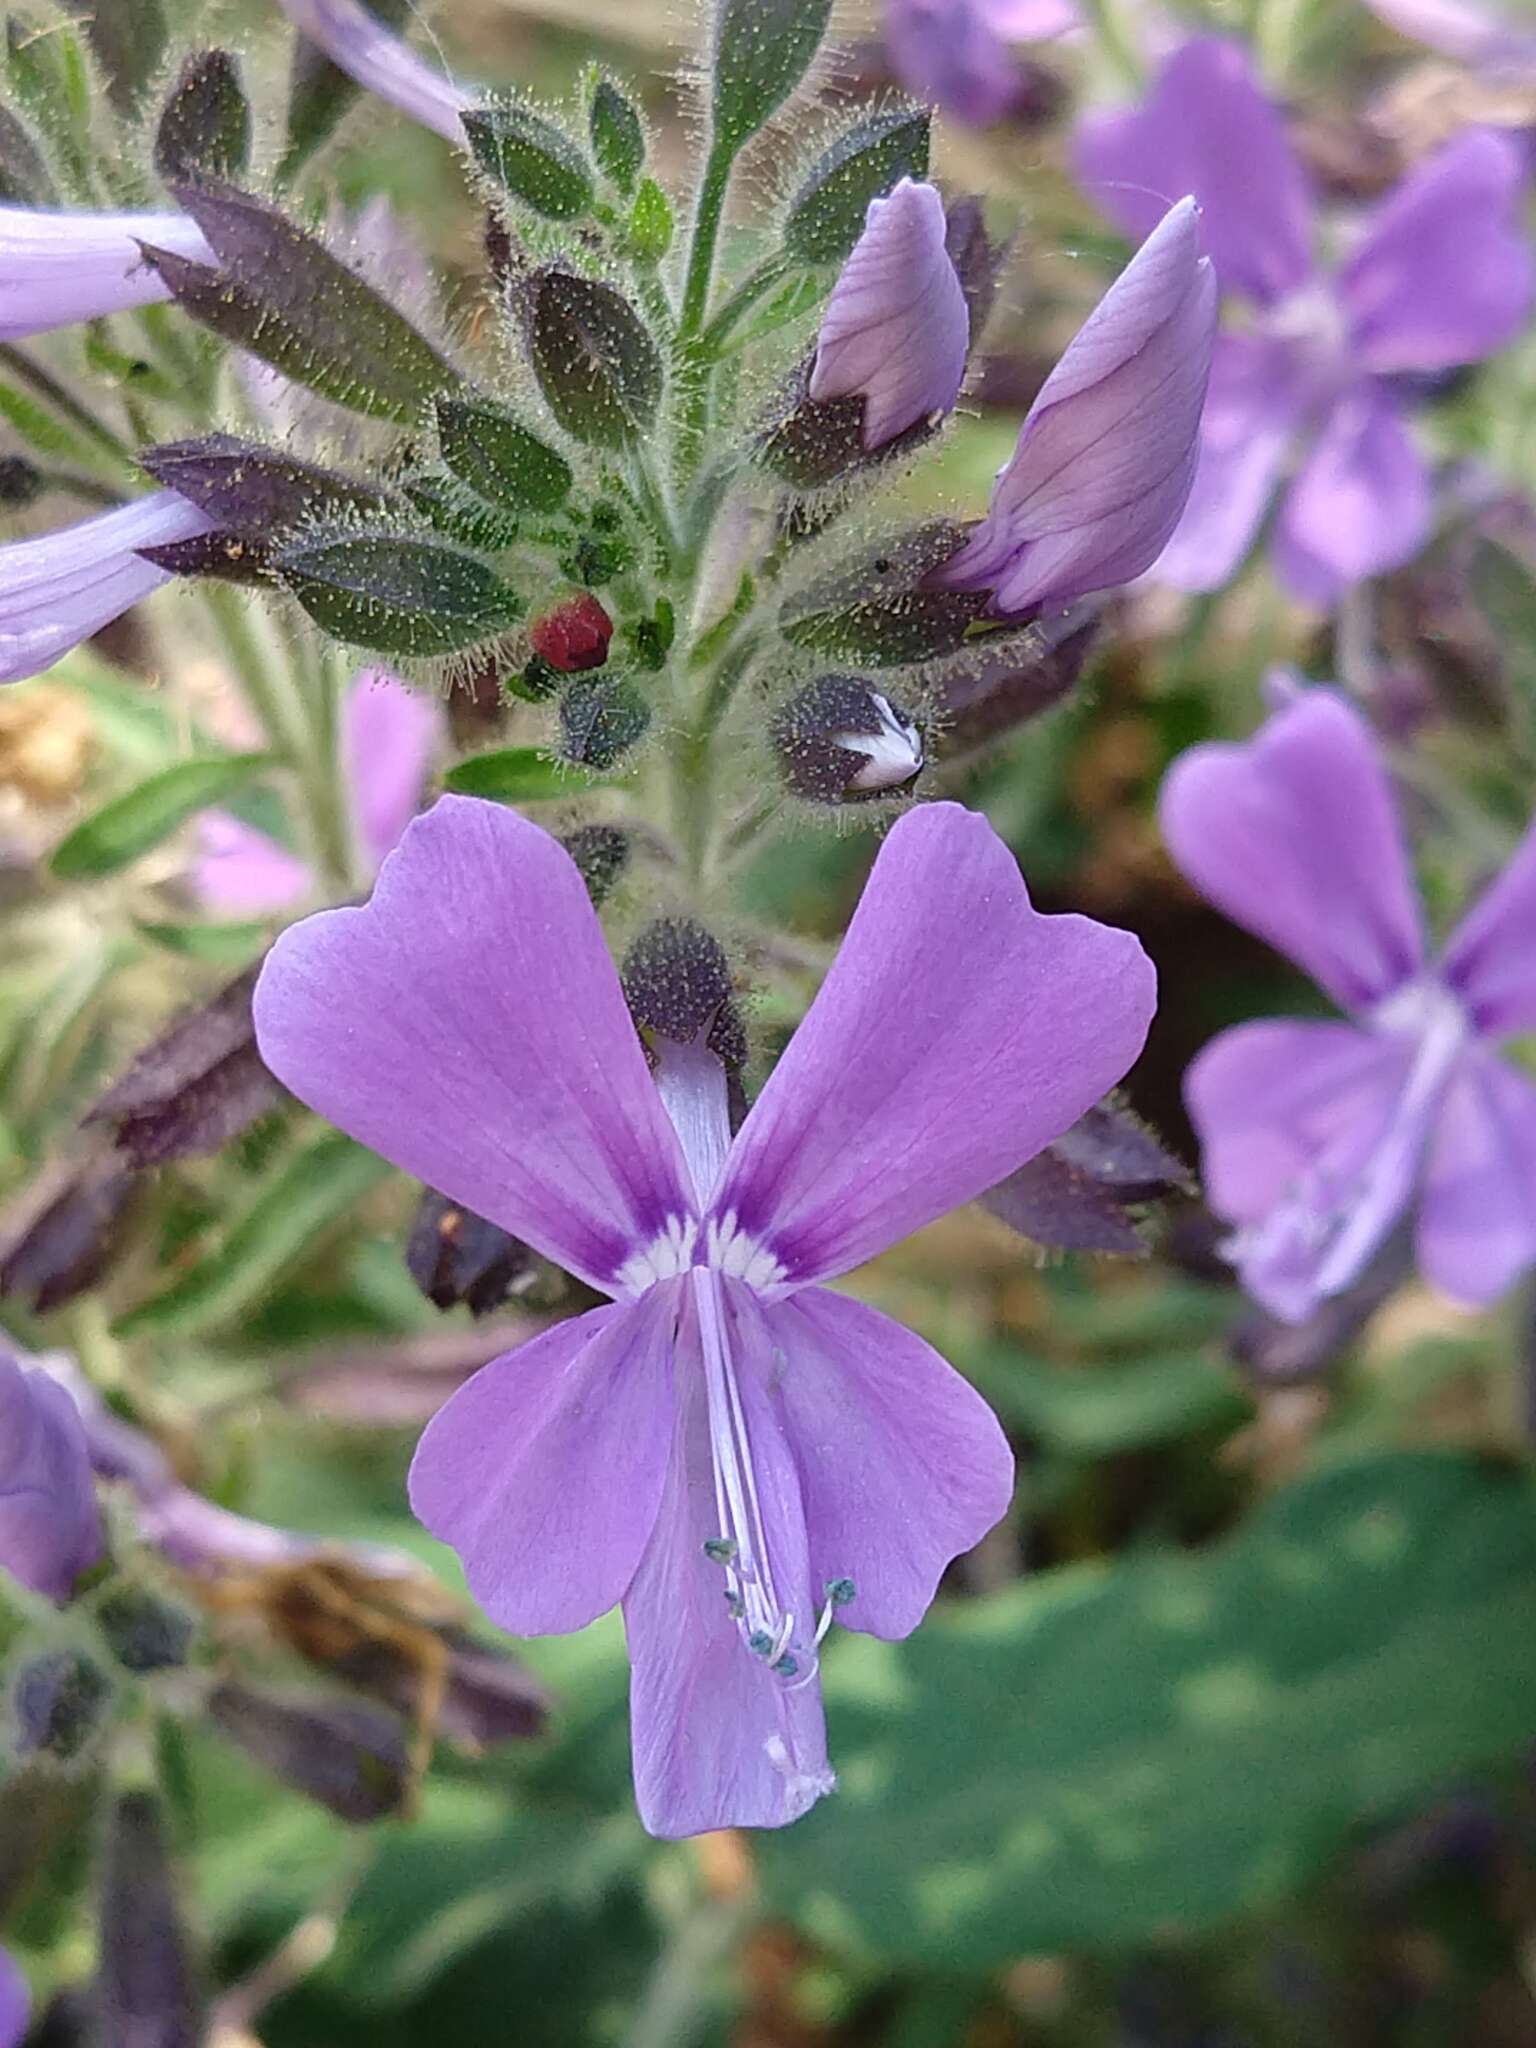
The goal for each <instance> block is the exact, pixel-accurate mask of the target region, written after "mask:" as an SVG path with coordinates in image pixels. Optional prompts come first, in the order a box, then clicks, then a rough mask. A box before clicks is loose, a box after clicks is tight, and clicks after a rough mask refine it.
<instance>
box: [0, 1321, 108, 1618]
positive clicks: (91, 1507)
mask: <svg viewBox="0 0 1536 2048" xmlns="http://www.w3.org/2000/svg"><path fill="white" fill-rule="evenodd" d="M101 1550H102V1534H101V1518H100V1516H99V1515H98V1513H97V1509H96V1495H95V1491H94V1489H93V1487H92V1484H91V1462H90V1453H89V1451H88V1449H87V1446H86V1441H85V1429H84V1425H83V1424H82V1423H81V1420H80V1417H79V1414H78V1412H77V1411H76V1408H75V1404H74V1402H73V1401H72V1400H71V1399H70V1397H69V1395H68V1394H67V1393H66V1392H65V1391H64V1389H63V1388H62V1387H61V1386H59V1385H58V1383H57V1382H56V1381H54V1380H53V1379H51V1378H50V1377H49V1376H48V1374H47V1373H46V1372H45V1371H43V1369H42V1368H41V1367H39V1366H23V1365H21V1364H19V1363H18V1362H17V1361H16V1360H15V1359H14V1358H12V1357H10V1356H9V1355H8V1354H6V1353H5V1352H0V1572H9V1573H10V1575H11V1577H12V1578H13V1579H16V1580H18V1581H19V1582H20V1583H21V1584H22V1585H23V1586H30V1587H31V1589H32V1591H33V1592H34V1593H41V1594H42V1595H43V1597H44V1598H45V1599H48V1600H64V1599H66V1598H67V1597H68V1595H69V1590H70V1588H71V1587H72V1586H73V1584H74V1582H75V1580H76V1579H77V1578H78V1577H79V1576H80V1574H81V1572H83V1571H85V1570H87V1569H88V1568H89V1567H90V1566H91V1565H93V1564H94V1563H95V1562H96V1560H97V1559H98V1558H99V1557H100V1555H101Z"/></svg>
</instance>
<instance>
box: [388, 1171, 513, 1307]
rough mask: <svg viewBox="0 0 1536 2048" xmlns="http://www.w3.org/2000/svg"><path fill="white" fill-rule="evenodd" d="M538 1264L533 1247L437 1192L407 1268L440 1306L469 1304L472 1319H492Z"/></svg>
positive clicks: (425, 1198) (418, 1225)
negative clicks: (482, 1317)
mask: <svg viewBox="0 0 1536 2048" xmlns="http://www.w3.org/2000/svg"><path fill="white" fill-rule="evenodd" d="M535 1263H536V1262H535V1256H534V1254H533V1253H532V1252H531V1251H530V1250H529V1249H528V1247H527V1245H525V1244H524V1243H522V1242H521V1240H520V1239H518V1238H515V1237H512V1236H510V1235H509V1234H508V1233H507V1232H506V1231H505V1230H503V1229H501V1227H500V1226H499V1225H498V1224H495V1223H488V1222H487V1221H486V1219H485V1217H483V1216H477V1215H476V1214H475V1213H474V1211H473V1210H472V1209H465V1208H463V1207H461V1206H460V1204H459V1203H457V1202H450V1201H449V1200H448V1197H447V1196H446V1195H440V1194H438V1193H437V1192H436V1190H435V1189H433V1188H428V1189H426V1190H425V1192H424V1193H423V1195H422V1198H421V1200H420V1202H419V1203H418V1204H417V1207H416V1216H415V1220H414V1221H413V1222H412V1224H411V1234H410V1237H409V1238H408V1240H407V1241H406V1247H405V1266H406V1271H407V1272H408V1273H409V1274H410V1276H411V1278H412V1279H413V1280H414V1281H415V1282H416V1285H417V1286H418V1287H419V1288H420V1289H421V1291H422V1293H423V1294H424V1295H425V1296H426V1297H427V1300H428V1301H430V1302H431V1304H432V1306H433V1307H434V1308H440V1309H450V1308H457V1306H458V1305H459V1303H460V1302H463V1303H464V1305H465V1306H466V1307H467V1308H468V1309H469V1312H470V1314H471V1315H474V1316H488V1315H490V1314H491V1313H492V1312H493V1311H494V1310H496V1309H498V1308H500V1307H501V1305H502V1303H503V1302H504V1301H505V1300H506V1299H507V1297H508V1296H509V1295H510V1294H511V1293H512V1292H513V1291H514V1289H515V1288H516V1286H517V1283H518V1282H519V1281H520V1280H526V1279H527V1278H528V1276H529V1275H530V1274H531V1273H532V1272H533V1270H534V1266H535Z"/></svg>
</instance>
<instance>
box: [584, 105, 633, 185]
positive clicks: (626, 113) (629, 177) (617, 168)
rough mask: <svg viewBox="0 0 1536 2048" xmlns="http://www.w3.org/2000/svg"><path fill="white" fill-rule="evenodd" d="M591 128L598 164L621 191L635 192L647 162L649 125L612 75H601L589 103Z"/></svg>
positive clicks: (589, 128) (593, 150)
mask: <svg viewBox="0 0 1536 2048" xmlns="http://www.w3.org/2000/svg"><path fill="white" fill-rule="evenodd" d="M587 132H588V133H589V135H590V136H591V138H592V154H593V156H594V157H595V158H596V160H597V167H598V169H599V170H600V171H601V172H602V174H603V176H604V177H605V178H606V179H607V180H608V181H609V183H610V184H613V185H617V186H618V188H619V190H620V191H621V192H625V193H628V192H632V191H633V190H634V187H635V180H636V178H638V177H639V175H640V170H641V166H642V165H643V164H644V162H645V128H644V125H643V124H642V122H641V119H640V115H639V113H638V111H637V110H636V107H635V104H634V102H633V101H632V100H631V99H630V98H629V97H628V96H627V95H626V94H624V93H622V92H620V90H619V88H618V87H617V86H616V85H615V84H614V83H613V81H612V79H609V78H601V77H600V78H598V79H597V80H596V82H595V83H594V85H593V87H592V98H591V101H590V103H589V105H588V107H587Z"/></svg>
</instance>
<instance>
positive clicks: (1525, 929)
mask: <svg viewBox="0 0 1536 2048" xmlns="http://www.w3.org/2000/svg"><path fill="white" fill-rule="evenodd" d="M1441 973H1442V975H1443V976H1444V978H1445V980H1446V981H1447V982H1448V983H1449V985H1450V986H1451V988H1452V989H1454V990H1455V992H1456V994H1457V995H1458V996H1459V997H1460V999H1461V1001H1462V1003H1463V1005H1464V1006H1465V1007H1466V1009H1467V1012H1468V1014H1469V1015H1470V1016H1471V1018H1472V1020H1473V1022H1474V1024H1475V1025H1476V1026H1477V1029H1478V1031H1479V1033H1480V1034H1481V1035H1482V1036H1483V1037H1484V1038H1508V1037H1510V1036H1511V1035H1512V1034H1513V1033H1514V1032H1517V1031H1536V825H1533V826H1532V827H1531V829H1530V830H1529V831H1528V832H1527V833H1526V835H1525V837H1524V839H1522V840H1521V842H1520V844H1519V846H1518V847H1517V848H1516V849H1515V853H1514V856H1513V858H1512V859H1511V860H1510V862H1509V865H1508V866H1507V867H1506V868H1505V870H1504V872H1503V873H1502V874H1501V875H1500V876H1499V877H1498V879H1497V880H1496V881H1495V882H1493V883H1492V884H1491V885H1490V886H1489V887H1488V888H1487V889H1486V890H1485V891H1484V892H1483V894H1482V895H1481V896H1480V897H1479V898H1478V900H1477V902H1476V903H1474V904H1473V906H1472V908H1471V909H1470V910H1469V911H1468V912H1467V914H1466V915H1465V917H1463V918H1462V920H1461V922H1460V924H1458V925H1457V927H1456V929H1455V931H1454V932H1452V934H1451V936H1450V939H1449V941H1448V943H1447V945H1446V948H1445V955H1444V958H1443V960H1442V963H1441Z"/></svg>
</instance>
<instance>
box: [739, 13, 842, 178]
mask: <svg viewBox="0 0 1536 2048" xmlns="http://www.w3.org/2000/svg"><path fill="white" fill-rule="evenodd" d="M831 14H832V0H715V10H714V16H715V18H714V27H713V31H712V33H711V35H710V39H709V72H710V78H711V92H710V102H711V114H712V116H713V124H714V135H715V141H716V143H717V144H718V145H720V146H722V147H724V148H726V149H728V150H732V151H734V150H737V149H739V148H740V147H741V145H742V144H743V143H744V142H745V141H746V140H747V138H748V137H749V136H751V135H755V134H756V133H757V131H758V129H759V128H761V127H762V125H763V123H764V122H765V121H767V120H769V119H771V117H772V116H773V115H774V114H775V113H777V111H778V109H779V108H780V107H781V106H783V104H784V102H785V101H786V100H787V99H788V98H789V96H790V94H791V93H792V92H793V91H794V89H795V87H796V86H797V85H798V84H799V83H800V81H801V79H802V78H804V76H805V74H806V72H807V71H808V70H809V69H810V67H811V59H812V58H813V57H814V56H815V55H816V52H817V50H818V49H819V48H820V47H821V39H822V37H823V36H824V35H825V34H826V32H827V23H828V21H829V20H830V18H831Z"/></svg>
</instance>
